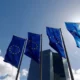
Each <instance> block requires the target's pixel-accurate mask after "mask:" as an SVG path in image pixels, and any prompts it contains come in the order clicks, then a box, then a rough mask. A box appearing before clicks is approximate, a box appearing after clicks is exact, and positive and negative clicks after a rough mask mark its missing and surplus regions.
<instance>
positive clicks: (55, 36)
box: [46, 27, 65, 58]
mask: <svg viewBox="0 0 80 80" xmlns="http://www.w3.org/2000/svg"><path fill="white" fill-rule="evenodd" d="M46 32H47V35H48V38H49V45H50V46H51V47H52V48H53V49H55V50H56V51H57V52H58V53H59V54H60V55H61V56H62V57H64V58H65V52H64V48H63V46H62V40H61V35H60V29H56V28H50V27H47V28H46Z"/></svg>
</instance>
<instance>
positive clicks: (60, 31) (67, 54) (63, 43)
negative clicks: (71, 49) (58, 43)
mask: <svg viewBox="0 0 80 80" xmlns="http://www.w3.org/2000/svg"><path fill="white" fill-rule="evenodd" d="M60 33H61V38H62V42H63V47H64V50H65V55H66V59H67V63H68V67H69V71H70V75H71V79H72V80H74V77H73V73H72V69H71V65H70V61H69V57H68V53H67V50H66V46H65V42H64V38H63V35H62V31H61V28H60Z"/></svg>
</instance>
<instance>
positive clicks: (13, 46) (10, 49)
mask: <svg viewBox="0 0 80 80" xmlns="http://www.w3.org/2000/svg"><path fill="white" fill-rule="evenodd" d="M12 48H17V49H18V51H17V52H16V53H14V52H13V51H12ZM9 52H10V53H12V54H18V53H19V52H20V48H19V47H18V46H16V45H12V46H10V48H9Z"/></svg>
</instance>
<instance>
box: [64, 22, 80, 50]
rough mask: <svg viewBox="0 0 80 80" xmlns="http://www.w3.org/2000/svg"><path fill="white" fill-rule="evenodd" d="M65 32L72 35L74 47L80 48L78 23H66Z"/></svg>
mask: <svg viewBox="0 0 80 80" xmlns="http://www.w3.org/2000/svg"><path fill="white" fill-rule="evenodd" d="M65 24H66V28H67V30H68V31H69V32H70V33H71V34H72V35H73V37H74V39H75V41H76V45H77V47H78V48H80V23H68V22H66V23H65Z"/></svg>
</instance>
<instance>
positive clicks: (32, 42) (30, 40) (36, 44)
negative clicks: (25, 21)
mask: <svg viewBox="0 0 80 80" xmlns="http://www.w3.org/2000/svg"><path fill="white" fill-rule="evenodd" d="M28 42H32V44H35V45H36V47H35V48H33V47H32V46H29V47H30V48H31V49H32V50H36V49H37V48H38V45H37V44H36V43H35V42H33V41H32V40H28Z"/></svg>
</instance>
